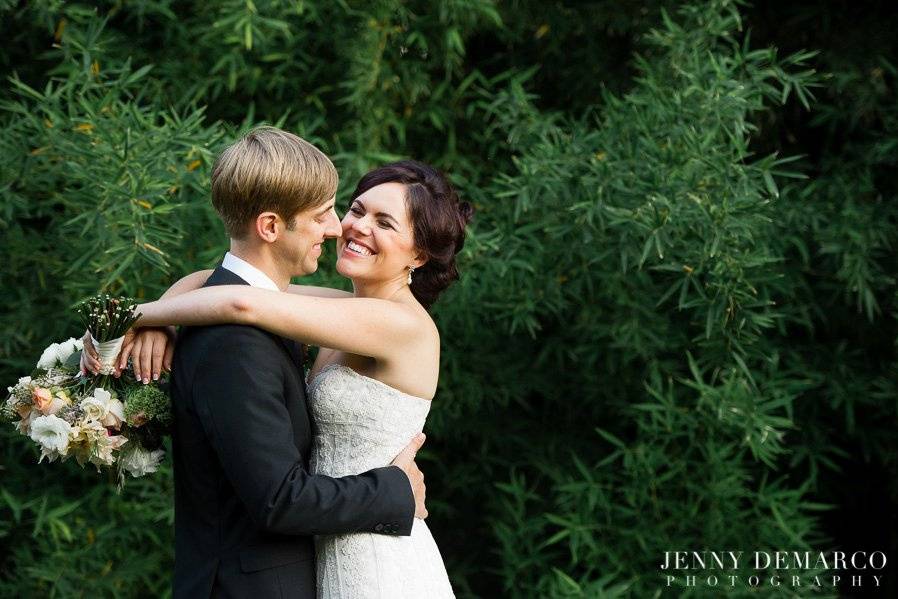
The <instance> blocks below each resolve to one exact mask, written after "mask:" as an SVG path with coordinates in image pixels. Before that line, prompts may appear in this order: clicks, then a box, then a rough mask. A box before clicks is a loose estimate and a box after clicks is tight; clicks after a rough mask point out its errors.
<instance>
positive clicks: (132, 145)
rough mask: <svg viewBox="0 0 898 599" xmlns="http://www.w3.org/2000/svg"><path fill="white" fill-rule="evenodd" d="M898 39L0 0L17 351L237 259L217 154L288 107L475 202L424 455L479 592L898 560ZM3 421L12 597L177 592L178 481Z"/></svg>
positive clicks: (323, 272)
mask: <svg viewBox="0 0 898 599" xmlns="http://www.w3.org/2000/svg"><path fill="white" fill-rule="evenodd" d="M896 27H898V16H896V14H895V12H894V10H892V9H891V6H890V3H887V2H870V1H867V2H858V3H851V4H848V3H842V2H836V1H834V0H831V1H827V2H816V1H815V2H811V1H809V0H801V1H798V2H789V3H780V2H771V1H769V0H768V1H759V2H756V3H754V4H752V5H748V4H742V3H734V2H732V1H727V0H708V1H705V2H690V3H675V2H666V1H661V0H654V1H652V0H646V1H636V0H620V1H617V2H610V1H596V2H580V3H564V2H555V1H550V2H544V1H540V2H536V1H532V0H509V1H507V2H502V3H499V2H495V1H493V0H438V1H432V2H421V1H407V2H406V1H399V0H376V1H373V2H356V1H350V0H340V1H335V2H330V1H328V2H324V1H317V0H316V1H310V2H305V1H290V2H288V1H278V0H257V1H255V2H254V1H252V0H239V1H237V0H220V1H218V2H183V1H174V0H155V1H153V0H146V1H121V0H119V1H114V2H113V1H105V2H96V3H93V4H87V3H74V2H62V1H60V0H35V1H33V2H17V1H15V0H0V35H2V38H3V39H4V40H6V41H5V43H4V50H3V52H2V53H0V73H2V74H3V76H4V81H5V83H4V84H3V86H2V88H0V233H2V234H0V255H2V261H3V264H4V266H3V269H2V273H0V301H2V305H3V306H4V310H3V311H2V312H0V373H2V375H3V378H4V379H5V380H8V381H9V383H8V384H12V383H13V382H14V381H15V379H16V377H18V376H20V375H21V374H23V373H24V372H26V371H28V370H29V369H30V368H31V366H32V365H33V363H34V361H35V359H36V357H37V356H38V355H39V354H40V351H41V349H42V348H43V347H44V346H45V345H47V344H48V343H49V342H50V341H52V340H57V339H60V338H65V337H68V336H71V335H74V334H76V333H77V325H76V322H75V318H74V314H73V313H72V312H71V310H70V308H71V306H72V305H73V304H74V303H75V302H77V301H78V300H80V299H82V298H84V297H86V296H87V295H89V294H92V293H94V292H96V291H97V290H98V289H108V290H112V291H114V292H117V293H125V294H131V295H134V296H137V297H155V296H157V295H158V294H159V293H161V291H162V290H163V289H165V288H166V287H167V286H168V285H169V284H170V283H171V282H172V281H173V280H174V279H176V278H177V277H179V276H181V275H183V274H185V273H187V272H190V271H193V270H195V269H198V268H206V267H210V266H212V265H213V264H214V263H215V261H216V260H217V259H218V258H219V257H220V255H221V253H222V251H223V249H224V248H225V247H226V245H225V244H226V239H225V236H224V233H223V229H222V227H221V225H220V223H219V222H218V220H217V218H216V217H215V215H214V212H213V211H212V210H211V208H210V205H209V201H208V187H209V171H210V167H211V165H212V163H213V161H214V158H215V156H216V153H217V152H218V151H219V150H220V149H221V148H222V147H224V146H225V145H227V143H229V142H230V141H231V140H233V139H234V138H235V136H236V135H238V134H239V133H240V132H241V131H243V130H245V129H247V128H248V127H250V126H252V125H254V124H258V123H261V122H268V123H273V124H276V125H279V126H282V127H284V128H287V129H289V130H292V131H295V132H297V133H298V134H300V135H302V136H304V137H306V138H307V139H309V140H311V141H313V142H314V143H316V144H318V145H319V147H321V148H322V149H323V150H325V151H326V152H327V153H328V154H329V155H330V156H332V157H333V159H334V161H335V163H336V164H337V167H338V169H339V171H340V173H341V177H342V182H343V183H342V184H341V189H340V192H339V199H345V198H346V196H347V195H348V193H349V192H350V191H351V189H352V187H353V186H354V182H355V181H356V180H357V179H358V177H359V176H360V175H361V174H362V173H364V172H365V171H366V170H367V169H369V168H371V167H373V166H375V165H378V164H382V163H384V162H386V161H389V160H392V159H394V158H398V157H414V158H418V159H422V160H426V161H430V162H432V163H434V164H436V165H438V166H439V167H441V168H443V169H445V170H446V171H448V172H449V173H450V174H451V176H452V178H453V180H454V182H455V183H456V184H457V186H458V187H459V189H460V192H461V195H463V196H464V197H465V198H466V199H468V200H469V201H471V202H473V203H474V204H475V205H476V208H477V215H476V220H475V223H474V224H473V226H472V229H471V231H470V236H469V241H468V243H467V245H466V248H465V250H464V253H463V255H462V257H461V267H462V270H463V277H462V280H461V281H460V282H459V283H458V284H457V285H456V286H455V287H454V288H452V289H451V290H450V291H449V292H448V293H447V294H446V295H445V296H444V298H443V299H442V300H441V302H440V303H439V304H438V305H437V308H436V310H435V313H436V317H437V319H438V322H439V326H440V329H441V332H442V342H443V365H442V377H441V382H440V390H439V393H438V396H437V399H436V401H435V403H434V408H433V411H432V415H431V419H430V421H429V424H428V429H427V430H428V433H429V440H428V443H427V447H426V448H425V450H424V451H423V452H422V461H423V462H424V469H425V471H426V472H427V475H428V490H429V493H428V501H429V508H430V513H431V517H430V519H429V521H428V522H429V524H430V526H431V527H432V529H433V530H434V534H435V536H436V538H437V540H438V542H439V544H440V547H441V550H442V552H443V555H444V557H445V559H446V562H447V566H448V570H449V572H450V575H451V578H452V581H453V584H454V586H455V589H456V591H457V593H458V594H459V595H460V596H462V597H475V596H483V597H494V596H509V597H640V598H641V597H655V596H683V597H704V596H719V594H720V593H721V592H723V591H721V590H720V589H719V588H718V589H712V588H708V587H704V586H698V587H693V588H684V587H682V586H680V585H681V582H680V581H678V582H677V583H676V584H675V585H674V586H672V587H671V588H667V587H665V586H664V579H663V577H662V575H661V571H660V570H659V569H658V565H659V563H660V562H661V560H662V556H663V552H664V551H670V550H701V549H710V550H722V549H733V548H738V549H744V550H746V551H753V550H756V549H757V550H768V551H772V550H778V549H779V550H797V551H802V550H812V551H824V550H829V549H834V548H842V549H845V550H849V551H854V550H865V551H874V550H881V551H885V552H886V553H887V555H889V556H894V555H896V551H895V549H896V539H898V534H896V532H898V530H896V528H898V527H896V521H895V519H894V517H893V516H892V515H891V514H892V512H893V511H894V509H895V506H896V503H898V484H896V481H898V463H896V457H895V456H896V455H898V447H896V446H898V439H896V434H895V431H896V397H898V394H896V381H898V360H896V321H898V291H896V279H895V276H896V259H895V246H896V242H898V228H896V225H898V222H896V221H898V203H896V178H895V172H896V166H898V165H896V161H898V151H896V150H898V102H896V99H898V98H896V85H898V71H896V61H895V57H896V56H898V53H896V50H898V48H896V45H898V38H896V37H895V36H894V33H893V32H894V31H895V29H896ZM332 262H333V256H332V254H331V255H330V256H329V254H328V253H327V252H326V253H325V255H324V257H323V259H322V261H321V263H322V268H321V269H320V272H319V273H318V274H316V275H315V277H314V281H315V282H317V283H319V284H330V285H338V286H345V285H346V282H345V281H341V280H340V279H339V277H337V276H335V273H334V271H333V267H332ZM0 438H2V440H3V443H2V446H0V542H2V543H3V545H4V547H5V549H4V552H3V553H2V555H0V594H2V595H3V596H23V597H24V596H51V597H79V596H84V595H87V594H92V595H97V594H98V595H100V596H116V597H142V596H164V595H166V594H167V593H168V592H169V589H168V585H169V572H170V569H171V564H172V557H173V556H172V552H171V548H172V522H173V513H172V481H171V473H170V471H169V470H166V471H165V472H164V473H163V474H162V475H159V476H156V477H153V478H152V479H148V480H140V481H136V482H134V483H132V484H130V485H129V486H128V487H127V488H126V490H125V492H124V493H123V494H122V495H120V496H119V495H116V494H115V493H114V492H113V490H112V488H111V486H110V485H108V484H106V482H105V481H103V480H99V479H98V478H97V476H96V475H95V474H94V473H92V472H90V471H82V470H80V469H78V468H77V466H74V465H72V464H66V465H59V464H55V465H53V466H41V467H35V462H36V452H35V451H34V450H33V448H31V447H30V446H29V443H26V442H24V441H23V440H22V439H20V438H17V437H16V434H15V433H14V432H13V431H11V430H10V429H8V428H7V429H4V430H3V432H2V433H0ZM750 573H751V572H739V573H737V574H739V575H741V576H742V577H743V578H742V579H743V580H744V578H745V576H747V574H750ZM885 574H886V577H885V580H884V587H883V588H881V589H880V590H879V591H878V592H877V593H876V595H877V596H895V595H896V594H898V586H896V582H895V580H894V576H889V575H888V570H886V571H885ZM846 578H847V577H846ZM867 581H868V584H869V582H870V579H869V578H868V579H867ZM761 590H762V591H763V595H764V596H771V597H774V596H776V597H779V596H782V597H792V596H813V597H828V596H836V595H838V594H840V592H839V591H838V590H837V589H833V588H832V587H828V588H824V589H811V588H808V587H801V588H794V587H788V586H781V587H770V586H766V587H764V588H762V589H761ZM866 591H867V592H869V589H866ZM863 592H864V589H861V590H857V589H854V590H851V589H848V588H844V587H843V590H842V591H841V595H842V596H860V595H863ZM757 593H758V590H757V589H754V590H753V589H752V588H750V587H749V586H747V585H746V584H744V583H741V584H737V585H736V586H735V587H733V588H727V589H726V595H727V596H732V597H743V596H746V597H747V596H750V595H751V596H756V595H757Z"/></svg>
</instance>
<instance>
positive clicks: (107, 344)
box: [90, 335, 125, 374]
mask: <svg viewBox="0 0 898 599" xmlns="http://www.w3.org/2000/svg"><path fill="white" fill-rule="evenodd" d="M90 342H91V343H93V345H94V349H96V350H97V356H98V357H99V359H100V374H113V373H114V372H115V360H116V359H117V358H118V355H119V353H120V352H121V351H122V345H123V344H124V343H125V337H124V335H123V336H121V337H118V338H116V339H112V340H110V341H97V340H96V339H94V336H93V335H91V336H90Z"/></svg>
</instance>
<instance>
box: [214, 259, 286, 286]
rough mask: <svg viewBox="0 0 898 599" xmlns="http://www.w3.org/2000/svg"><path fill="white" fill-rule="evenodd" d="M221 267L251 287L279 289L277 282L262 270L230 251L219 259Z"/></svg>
mask: <svg viewBox="0 0 898 599" xmlns="http://www.w3.org/2000/svg"><path fill="white" fill-rule="evenodd" d="M221 266H222V268H226V269H228V270H229V271H231V272H232V273H234V274H235V275H237V276H238V277H240V278H241V279H243V280H244V281H246V282H247V283H249V284H250V285H251V286H253V287H260V288H262V289H270V290H271V291H280V288H278V286H277V284H276V283H275V282H274V281H272V280H271V278H270V277H269V276H268V275H266V274H265V273H264V272H262V271H261V270H259V269H258V268H256V267H255V266H253V265H252V264H250V263H249V262H247V261H246V260H243V259H242V258H238V257H237V256H235V255H234V254H232V253H231V252H228V253H226V254H225V257H224V260H222V261H221Z"/></svg>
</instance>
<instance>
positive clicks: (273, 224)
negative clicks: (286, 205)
mask: <svg viewBox="0 0 898 599" xmlns="http://www.w3.org/2000/svg"><path fill="white" fill-rule="evenodd" d="M280 220H281V217H279V216H278V215H277V214H275V213H274V212H263V213H262V214H260V215H259V216H257V217H256V220H255V223H254V232H255V234H256V235H257V236H258V237H259V239H261V240H262V241H265V242H268V243H273V242H275V241H277V238H278V222H279V221H280Z"/></svg>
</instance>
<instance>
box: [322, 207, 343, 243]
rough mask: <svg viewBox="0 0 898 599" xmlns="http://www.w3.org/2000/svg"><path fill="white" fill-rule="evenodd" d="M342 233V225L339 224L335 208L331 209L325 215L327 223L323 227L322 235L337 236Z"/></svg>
mask: <svg viewBox="0 0 898 599" xmlns="http://www.w3.org/2000/svg"><path fill="white" fill-rule="evenodd" d="M342 234H343V226H342V225H341V224H340V218H339V217H338V216H337V212H336V211H335V210H331V211H330V212H329V213H328V216H327V223H326V226H325V227H324V236H325V237H327V238H332V237H339V236H340V235H342Z"/></svg>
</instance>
